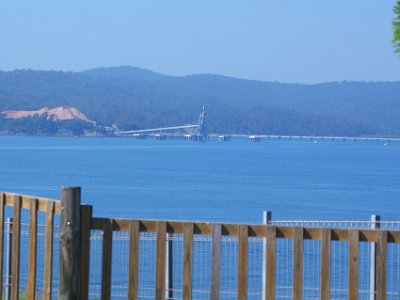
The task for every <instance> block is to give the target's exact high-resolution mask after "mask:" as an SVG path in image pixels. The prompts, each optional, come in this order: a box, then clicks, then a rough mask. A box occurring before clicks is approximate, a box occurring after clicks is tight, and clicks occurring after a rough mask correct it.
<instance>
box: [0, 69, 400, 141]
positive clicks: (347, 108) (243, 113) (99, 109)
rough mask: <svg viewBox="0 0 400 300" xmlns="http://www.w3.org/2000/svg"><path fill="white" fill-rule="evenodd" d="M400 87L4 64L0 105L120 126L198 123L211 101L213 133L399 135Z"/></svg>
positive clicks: (43, 124)
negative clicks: (74, 113)
mask: <svg viewBox="0 0 400 300" xmlns="http://www.w3.org/2000/svg"><path fill="white" fill-rule="evenodd" d="M399 95H400V83H399V82H392V83H388V82H337V83H325V84H315V85H301V84H282V83H270V82H261V81H251V80H243V79H236V78H230V77H223V76H216V75H192V76H185V77H172V76H165V75H162V74H158V73H154V72H151V71H147V70H143V69H138V68H132V67H115V68H103V69H93V70H89V71H85V72H80V73H73V72H55V71H31V70H20V71H13V72H0V110H1V111H4V110H9V109H21V110H36V109H40V108H43V107H46V106H47V107H57V106H63V105H64V106H72V107H76V108H78V109H79V110H80V111H82V112H83V113H84V114H85V115H87V116H88V117H89V118H90V119H92V120H94V121H96V122H97V124H100V125H102V124H103V125H111V124H116V125H117V126H118V127H120V128H121V129H143V128H154V127H161V126H173V125H183V124H187V123H192V122H195V121H196V120H197V118H198V114H199V113H200V111H201V108H202V106H203V105H206V107H207V119H206V125H207V129H208V131H209V132H213V133H244V134H250V133H252V134H282V135H283V134H285V135H286V134H287V135H327V136H329V135H339V136H341V135H346V136H375V135H378V136H389V135H390V136H399V135H400V99H399ZM53 123H54V124H53ZM70 123H71V124H75V122H72V121H71V122H66V123H64V122H51V123H49V122H48V121H47V120H42V119H41V118H38V119H36V118H32V119H29V120H28V119H26V120H24V119H20V120H5V119H4V118H2V119H1V120H0V131H1V132H7V133H9V134H17V133H19V132H21V131H23V132H24V133H26V134H35V132H36V133H38V132H40V133H41V132H46V133H48V134H57V133H58V132H60V131H62V130H63V128H64V127H65V128H66V129H67V130H70V131H71V132H74V133H76V132H82V131H84V130H86V129H87V128H86V127H87V126H91V125H90V124H83V123H80V122H78V123H79V126H78V125H71V124H70ZM68 126H69V127H68ZM74 126H78V127H81V129H79V130H78V129H76V128H75V129H74V128H73V127H74ZM67 127H68V128H67Z"/></svg>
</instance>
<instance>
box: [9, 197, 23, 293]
mask: <svg viewBox="0 0 400 300" xmlns="http://www.w3.org/2000/svg"><path fill="white" fill-rule="evenodd" d="M13 202H14V207H13V209H14V212H13V234H12V261H11V299H12V300H18V299H19V260H20V233H21V198H20V197H19V196H14V199H13Z"/></svg>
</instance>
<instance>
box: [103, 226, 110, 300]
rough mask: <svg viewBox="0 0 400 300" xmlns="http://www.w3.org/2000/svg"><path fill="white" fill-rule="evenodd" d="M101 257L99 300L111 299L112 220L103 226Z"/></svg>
mask: <svg viewBox="0 0 400 300" xmlns="http://www.w3.org/2000/svg"><path fill="white" fill-rule="evenodd" d="M103 226H104V227H103V257H102V268H101V273H102V275H101V300H110V299H111V278H112V277H111V276H112V274H111V272H112V236H113V224H112V220H108V221H107V222H105V223H104V224H103Z"/></svg>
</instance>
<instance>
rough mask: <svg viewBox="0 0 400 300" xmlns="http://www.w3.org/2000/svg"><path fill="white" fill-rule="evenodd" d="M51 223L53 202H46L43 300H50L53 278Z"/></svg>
mask: <svg viewBox="0 0 400 300" xmlns="http://www.w3.org/2000/svg"><path fill="white" fill-rule="evenodd" d="M53 223H54V202H53V201H49V202H47V206H46V242H45V259H44V295H43V299H44V300H50V299H51V289H52V278H53V276H52V275H53V273H52V271H53Z"/></svg>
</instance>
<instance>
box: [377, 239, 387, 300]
mask: <svg viewBox="0 0 400 300" xmlns="http://www.w3.org/2000/svg"><path fill="white" fill-rule="evenodd" d="M387 238H388V237H387V232H386V231H379V234H378V243H377V245H376V246H377V247H376V300H386V269H387Z"/></svg>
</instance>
